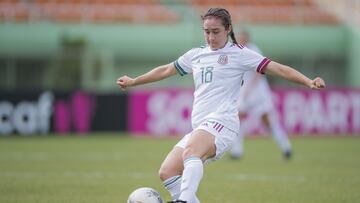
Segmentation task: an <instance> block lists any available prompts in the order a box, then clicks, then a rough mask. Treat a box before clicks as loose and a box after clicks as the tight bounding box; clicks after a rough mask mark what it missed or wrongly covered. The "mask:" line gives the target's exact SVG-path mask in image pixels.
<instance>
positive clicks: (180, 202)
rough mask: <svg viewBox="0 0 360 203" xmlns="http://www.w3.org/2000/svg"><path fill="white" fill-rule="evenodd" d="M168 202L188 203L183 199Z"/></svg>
mask: <svg viewBox="0 0 360 203" xmlns="http://www.w3.org/2000/svg"><path fill="white" fill-rule="evenodd" d="M167 203H186V201H183V200H179V199H177V200H173V201H170V202H167Z"/></svg>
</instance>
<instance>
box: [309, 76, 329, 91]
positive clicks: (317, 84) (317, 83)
mask: <svg viewBox="0 0 360 203" xmlns="http://www.w3.org/2000/svg"><path fill="white" fill-rule="evenodd" d="M325 87H326V85H325V81H324V80H323V79H322V78H320V77H316V78H315V79H314V80H312V81H311V84H310V88H311V89H322V88H325Z"/></svg>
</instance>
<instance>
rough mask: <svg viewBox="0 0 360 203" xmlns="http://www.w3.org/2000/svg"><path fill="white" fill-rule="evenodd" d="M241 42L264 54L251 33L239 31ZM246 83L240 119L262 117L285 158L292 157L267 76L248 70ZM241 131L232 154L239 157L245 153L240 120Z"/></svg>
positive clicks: (240, 101) (240, 105)
mask: <svg viewBox="0 0 360 203" xmlns="http://www.w3.org/2000/svg"><path fill="white" fill-rule="evenodd" d="M239 42H240V44H242V45H245V46H246V47H247V48H249V49H251V50H253V51H255V52H257V53H259V54H262V53H261V51H260V49H259V48H258V47H257V46H256V45H255V44H253V43H251V42H250V36H249V33H248V32H247V31H246V30H242V31H241V32H240V33H239ZM243 80H244V83H243V85H242V87H241V89H240V98H239V103H238V110H239V119H240V120H242V119H243V118H244V117H245V116H246V115H247V114H250V115H252V116H255V117H256V118H257V119H258V118H260V119H261V121H262V123H263V124H264V125H265V126H266V128H267V129H268V130H270V131H271V134H272V136H273V138H274V140H275V141H276V143H277V144H278V145H279V147H280V149H281V151H282V153H283V156H284V158H285V159H289V158H291V154H292V150H291V144H290V141H289V139H288V135H287V134H286V132H285V130H284V129H283V128H282V127H281V125H280V122H279V119H278V117H277V115H276V113H277V112H276V109H275V107H274V104H273V101H272V95H271V90H270V87H269V83H268V81H267V79H266V77H265V76H264V75H262V74H259V73H257V72H255V71H247V72H246V73H245V74H244V77H243ZM240 126H241V127H240V129H241V130H240V131H239V135H238V137H237V140H236V141H235V142H234V144H233V146H232V148H231V150H230V155H231V157H232V158H234V159H238V158H240V157H241V156H242V155H243V152H244V149H243V140H244V133H245V132H244V129H245V128H244V127H243V124H242V123H241V122H240Z"/></svg>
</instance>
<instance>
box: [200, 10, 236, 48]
mask: <svg viewBox="0 0 360 203" xmlns="http://www.w3.org/2000/svg"><path fill="white" fill-rule="evenodd" d="M208 17H217V18H219V19H221V22H222V25H223V26H224V27H225V29H226V30H229V29H231V30H230V32H229V36H230V38H231V41H232V42H233V43H234V44H236V45H237V46H238V47H240V46H239V45H238V43H237V41H236V38H235V34H234V30H233V26H232V23H231V15H230V13H229V12H228V11H227V10H226V9H224V8H210V9H209V10H208V12H207V13H206V14H205V15H203V16H201V18H202V19H203V20H205V19H206V18H208Z"/></svg>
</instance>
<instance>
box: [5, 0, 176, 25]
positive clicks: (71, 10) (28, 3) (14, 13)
mask: <svg viewBox="0 0 360 203" xmlns="http://www.w3.org/2000/svg"><path fill="white" fill-rule="evenodd" d="M0 8H1V10H0V17H1V20H2V21H7V22H33V21H50V22H66V23H79V22H93V23H113V22H130V23H139V22H141V23H152V22H157V23H173V22H176V21H177V20H178V19H179V16H178V15H177V14H175V13H174V12H171V10H169V9H167V8H166V7H165V6H163V5H162V4H160V2H159V1H158V0H2V1H1V2H0Z"/></svg>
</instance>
